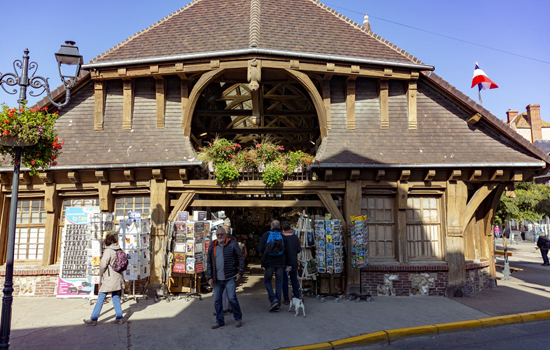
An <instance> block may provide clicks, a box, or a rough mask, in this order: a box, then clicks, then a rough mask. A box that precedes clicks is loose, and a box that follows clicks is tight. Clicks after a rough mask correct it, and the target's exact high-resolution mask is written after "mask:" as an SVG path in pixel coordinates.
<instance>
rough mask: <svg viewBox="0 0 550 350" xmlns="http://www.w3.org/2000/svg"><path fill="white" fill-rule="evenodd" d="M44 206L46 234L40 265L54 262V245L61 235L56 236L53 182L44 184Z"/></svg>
mask: <svg viewBox="0 0 550 350" xmlns="http://www.w3.org/2000/svg"><path fill="white" fill-rule="evenodd" d="M44 187H45V188H44V206H45V209H46V236H44V250H43V252H42V265H43V266H48V265H51V264H55V260H56V256H55V255H56V253H57V252H56V249H55V247H56V245H57V242H59V239H61V237H57V231H58V220H59V211H60V208H59V196H58V194H57V190H56V185H55V183H45V184H44Z"/></svg>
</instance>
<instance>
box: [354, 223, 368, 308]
mask: <svg viewBox="0 0 550 350" xmlns="http://www.w3.org/2000/svg"><path fill="white" fill-rule="evenodd" d="M350 223H351V225H350V236H351V257H350V258H351V266H352V267H353V268H358V269H362V268H365V267H367V266H368V263H369V259H368V252H369V230H368V226H367V216H366V215H361V216H350ZM349 299H350V300H355V301H356V302H359V301H360V300H365V301H371V295H370V293H359V294H356V293H352V294H350V295H349Z"/></svg>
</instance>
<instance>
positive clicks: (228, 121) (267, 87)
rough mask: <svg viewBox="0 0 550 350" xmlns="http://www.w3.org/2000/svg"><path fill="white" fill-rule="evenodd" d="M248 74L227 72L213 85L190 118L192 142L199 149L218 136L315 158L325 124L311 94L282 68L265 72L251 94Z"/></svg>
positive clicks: (247, 144) (245, 143)
mask: <svg viewBox="0 0 550 350" xmlns="http://www.w3.org/2000/svg"><path fill="white" fill-rule="evenodd" d="M246 73H247V72H246V70H234V71H227V72H224V73H223V74H221V75H219V76H218V77H216V78H214V79H212V81H211V82H209V83H208V84H207V85H206V86H205V87H204V89H203V90H202V92H201V93H200V95H199V96H198V98H197V102H196V104H195V105H194V111H193V112H192V113H193V117H192V120H191V130H190V134H191V142H192V143H193V146H194V147H201V146H203V145H204V144H205V143H206V142H208V141H211V140H212V139H213V138H215V137H216V136H218V137H222V138H225V139H228V140H231V141H233V142H237V143H240V144H241V145H242V146H243V147H247V146H251V145H254V143H256V142H257V143H262V142H264V141H266V140H269V141H271V142H274V143H277V144H279V145H281V146H284V148H285V150H291V151H295V150H301V151H304V152H306V153H310V154H315V151H316V149H317V147H318V146H319V144H320V142H321V135H322V133H321V123H320V118H319V116H318V112H317V109H316V106H315V104H314V102H313V101H312V97H311V94H310V92H309V91H308V90H307V89H306V87H304V85H303V83H302V82H299V81H297V80H296V79H295V77H294V76H292V74H289V73H288V72H287V71H283V70H270V69H264V70H262V81H261V83H260V87H259V89H258V90H257V91H252V89H251V88H250V87H249V84H248V83H247V80H246Z"/></svg>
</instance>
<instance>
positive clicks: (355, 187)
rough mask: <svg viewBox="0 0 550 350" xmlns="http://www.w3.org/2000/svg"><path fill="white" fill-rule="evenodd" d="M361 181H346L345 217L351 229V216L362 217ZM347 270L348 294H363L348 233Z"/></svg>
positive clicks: (348, 231)
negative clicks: (353, 262) (352, 262)
mask: <svg viewBox="0 0 550 350" xmlns="http://www.w3.org/2000/svg"><path fill="white" fill-rule="evenodd" d="M361 197H362V193H361V181H359V180H358V181H346V194H345V198H344V217H345V218H346V222H347V227H351V226H350V225H351V221H350V216H358V215H361ZM345 244H346V250H347V256H346V270H347V274H346V275H347V283H346V294H347V295H349V294H350V293H361V269H358V268H356V267H353V266H352V265H351V233H350V230H347V231H346V242H345Z"/></svg>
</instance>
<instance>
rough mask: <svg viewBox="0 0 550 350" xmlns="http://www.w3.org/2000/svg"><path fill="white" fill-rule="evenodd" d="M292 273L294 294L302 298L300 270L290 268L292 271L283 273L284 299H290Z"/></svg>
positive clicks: (295, 296)
mask: <svg viewBox="0 0 550 350" xmlns="http://www.w3.org/2000/svg"><path fill="white" fill-rule="evenodd" d="M289 275H290V284H292V296H293V297H294V298H298V299H300V287H299V284H298V271H296V270H290V272H284V273H283V297H284V300H286V301H289V300H290V299H289V297H288V276H289Z"/></svg>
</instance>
